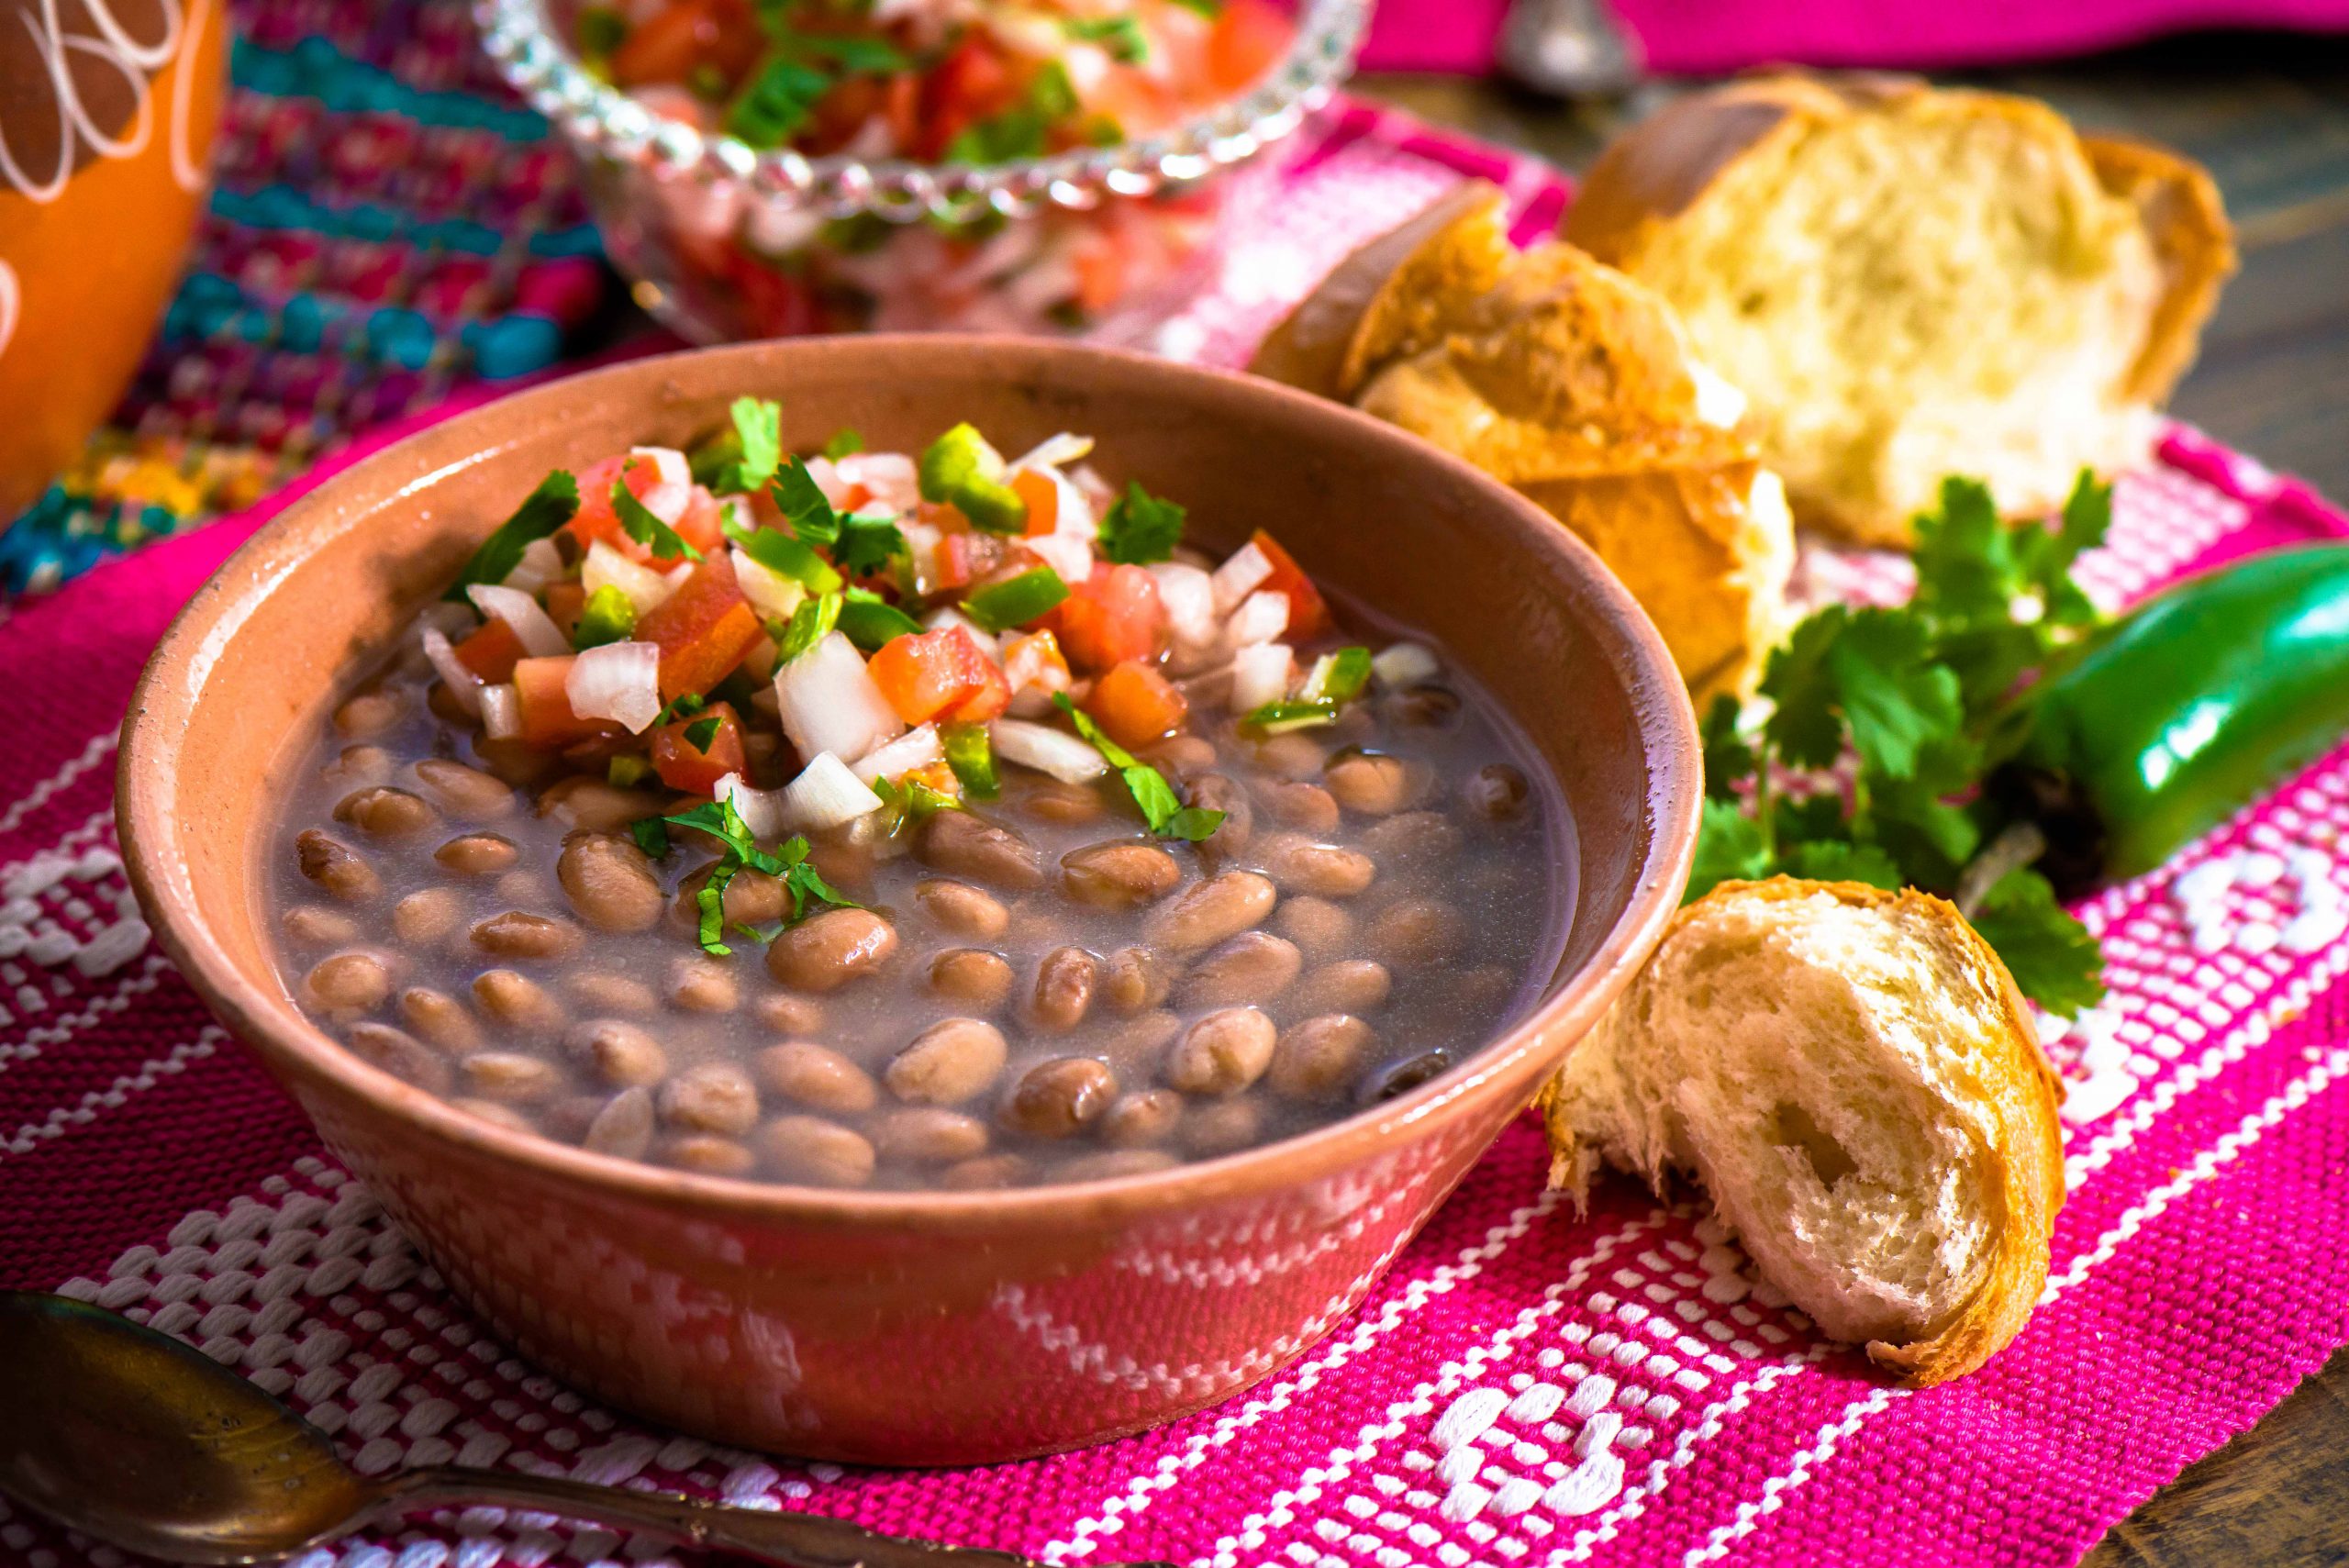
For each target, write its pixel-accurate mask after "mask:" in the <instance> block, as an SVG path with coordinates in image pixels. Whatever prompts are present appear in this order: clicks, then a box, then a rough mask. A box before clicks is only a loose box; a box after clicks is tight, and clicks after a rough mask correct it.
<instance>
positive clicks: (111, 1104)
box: [0, 1024, 228, 1155]
mask: <svg viewBox="0 0 2349 1568" xmlns="http://www.w3.org/2000/svg"><path fill="white" fill-rule="evenodd" d="M227 1039H228V1030H227V1029H222V1028H221V1027H220V1026H219V1025H217V1024H206V1026H205V1027H204V1029H203V1031H202V1032H201V1033H199V1034H198V1035H197V1036H196V1037H195V1039H194V1040H186V1041H184V1042H183V1043H181V1044H178V1045H175V1046H173V1047H172V1049H171V1050H170V1051H168V1052H166V1053H165V1054H164V1055H162V1056H160V1057H154V1058H150V1059H149V1060H148V1061H145V1062H140V1063H139V1067H138V1069H137V1071H135V1072H130V1073H124V1074H123V1075H122V1076H120V1077H119V1078H117V1079H116V1080H115V1081H114V1082H113V1083H111V1084H107V1085H106V1087H105V1088H103V1089H93V1090H91V1091H90V1092H89V1093H88V1094H86V1095H83V1096H82V1097H81V1099H80V1100H79V1101H78V1102H76V1103H75V1104H73V1105H71V1106H59V1107H58V1108H57V1109H55V1110H53V1111H51V1112H50V1113H49V1115H48V1116H47V1117H46V1118H43V1119H42V1120H40V1121H38V1122H30V1121H28V1122H27V1123H25V1124H24V1125H23V1126H22V1127H20V1128H18V1129H17V1131H16V1134H15V1136H13V1137H11V1138H9V1139H8V1140H6V1141H5V1142H0V1155H7V1154H29V1153H31V1152H32V1151H34V1150H36V1149H38V1148H39V1147H40V1146H41V1145H42V1144H44V1143H47V1142H50V1141H51V1140H55V1139H58V1138H61V1137H62V1136H64V1134H65V1132H66V1130H67V1129H69V1128H74V1127H83V1126H86V1125H88V1124H89V1123H91V1122H93V1121H95V1120H97V1118H98V1116H99V1113H100V1112H102V1111H106V1110H111V1109H117V1108H119V1107H120V1106H122V1105H123V1103H124V1102H125V1101H127V1100H128V1099H129V1098H130V1097H131V1096H132V1095H136V1094H138V1093H139V1091H140V1090H143V1089H151V1088H153V1087H154V1086H155V1084H156V1083H157V1081H158V1080H160V1079H162V1078H165V1077H169V1076H172V1075H173V1074H175V1073H183V1072H184V1071H186V1069H187V1064H188V1063H189V1062H200V1061H202V1060H203V1059H204V1058H205V1057H207V1056H209V1055H211V1054H212V1053H213V1052H214V1051H217V1049H219V1047H220V1044H221V1042H222V1041H224V1040H227Z"/></svg>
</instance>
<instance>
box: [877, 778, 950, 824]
mask: <svg viewBox="0 0 2349 1568" xmlns="http://www.w3.org/2000/svg"><path fill="white" fill-rule="evenodd" d="M873 793H874V794H875V795H879V796H880V797H881V819H882V821H883V822H884V823H885V824H886V825H887V828H888V831H889V836H890V837H891V838H895V837H896V836H897V835H898V834H900V833H902V832H904V831H905V830H906V829H907V828H915V827H919V826H920V825H921V824H922V823H924V822H927V821H928V820H930V817H934V816H936V815H937V814H938V813H940V812H941V811H955V810H959V809H960V808H961V807H962V804H963V803H962V802H961V801H959V800H957V799H955V798H954V797H953V796H952V795H949V794H947V793H946V792H945V791H944V790H942V789H934V788H932V787H931V786H930V785H929V784H924V783H922V782H921V781H920V780H919V779H917V778H906V779H875V780H874V781H873Z"/></svg>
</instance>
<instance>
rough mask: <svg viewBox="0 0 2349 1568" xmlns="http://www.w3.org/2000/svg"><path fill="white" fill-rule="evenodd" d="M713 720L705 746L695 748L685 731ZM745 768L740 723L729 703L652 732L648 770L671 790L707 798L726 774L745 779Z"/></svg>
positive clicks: (718, 705) (707, 708) (709, 708)
mask: <svg viewBox="0 0 2349 1568" xmlns="http://www.w3.org/2000/svg"><path fill="white" fill-rule="evenodd" d="M713 718H714V719H716V720H717V721H718V729H717V732H716V733H715V734H713V735H712V736H711V737H710V740H709V744H708V745H707V747H701V746H696V745H695V744H694V743H693V741H692V740H690V739H688V738H687V736H686V733H685V732H686V731H687V730H689V729H692V728H695V727H696V726H697V725H700V724H704V723H707V722H708V721H709V720H710V719H713ZM746 768H747V763H746V762H745V761H744V758H743V751H742V722H741V720H740V719H739V718H737V717H735V716H734V709H733V707H732V706H730V705H729V704H726V703H722V702H714V703H712V704H710V705H709V706H707V707H706V708H704V709H702V710H701V711H700V712H699V713H697V714H695V715H694V716H693V717H690V718H681V719H679V720H678V721H677V722H676V723H674V724H664V725H662V727H661V728H658V729H656V730H654V731H653V732H652V771H653V772H655V773H659V774H660V775H661V782H662V784H667V785H668V786H669V787H670V788H671V789H676V790H684V791H685V792H686V793H688V794H691V795H707V794H709V793H710V791H712V790H714V789H716V788H717V787H718V780H720V779H722V778H724V777H725V776H726V775H727V774H729V773H740V774H742V775H743V776H744V777H746V778H747V777H748V776H749V774H748V773H747V772H746Z"/></svg>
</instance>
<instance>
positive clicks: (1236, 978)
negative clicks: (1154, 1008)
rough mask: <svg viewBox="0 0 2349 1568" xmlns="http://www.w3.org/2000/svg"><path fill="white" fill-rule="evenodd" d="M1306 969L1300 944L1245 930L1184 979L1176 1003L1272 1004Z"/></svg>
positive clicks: (1193, 1005) (1200, 1004)
mask: <svg viewBox="0 0 2349 1568" xmlns="http://www.w3.org/2000/svg"><path fill="white" fill-rule="evenodd" d="M1304 967H1305V959H1304V957H1303V955H1301V954H1300V953H1298V951H1297V944H1295V943H1294V942H1289V941H1284V940H1282V939H1280V938H1279V937H1275V936H1268V935H1266V934H1265V933H1264V932H1263V931H1242V932H1241V933H1240V934H1239V935H1238V936H1236V937H1234V938H1232V939H1231V940H1230V941H1228V942H1226V943H1224V944H1223V945H1222V946H1221V947H1219V948H1217V949H1216V950H1215V951H1213V952H1210V953H1209V954H1208V956H1207V957H1205V958H1203V959H1201V960H1200V961H1199V962H1198V963H1197V965H1196V966H1195V967H1193V969H1192V970H1191V973H1188V974H1186V975H1185V976H1184V977H1183V983H1182V984H1181V986H1180V987H1178V995H1177V997H1176V1000H1177V1001H1178V1002H1179V1003H1180V1004H1181V1005H1182V1006H1184V1007H1186V1008H1196V1007H1235V1006H1241V1005H1243V1004H1246V1003H1250V1002H1269V1001H1271V1000H1272V999H1273V998H1274V997H1275V996H1277V995H1280V994H1281V992H1283V991H1284V990H1286V989H1287V988H1288V986H1289V984H1291V983H1292V982H1293V981H1295V980H1296V979H1297V972H1298V971H1299V970H1301V969H1303V968H1304Z"/></svg>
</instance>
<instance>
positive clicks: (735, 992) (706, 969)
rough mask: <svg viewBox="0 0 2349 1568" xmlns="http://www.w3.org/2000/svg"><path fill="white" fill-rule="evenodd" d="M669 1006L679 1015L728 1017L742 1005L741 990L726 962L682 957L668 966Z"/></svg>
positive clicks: (694, 955)
mask: <svg viewBox="0 0 2349 1568" xmlns="http://www.w3.org/2000/svg"><path fill="white" fill-rule="evenodd" d="M668 990H669V1006H673V1007H674V1008H676V1009H677V1010H678V1011H679V1012H683V1013H730V1012H732V1011H733V1010H734V1009H735V1008H737V1007H739V1006H741V1005H742V987H741V984H740V982H739V981H737V980H736V979H735V978H734V971H733V970H732V969H730V968H729V967H728V966H727V963H726V961H725V960H723V959H720V958H716V957H713V956H711V955H709V954H706V953H698V952H695V953H686V954H685V955H684V956H683V957H681V958H679V959H678V960H677V961H676V962H674V963H672V964H670V966H669V987H668Z"/></svg>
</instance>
